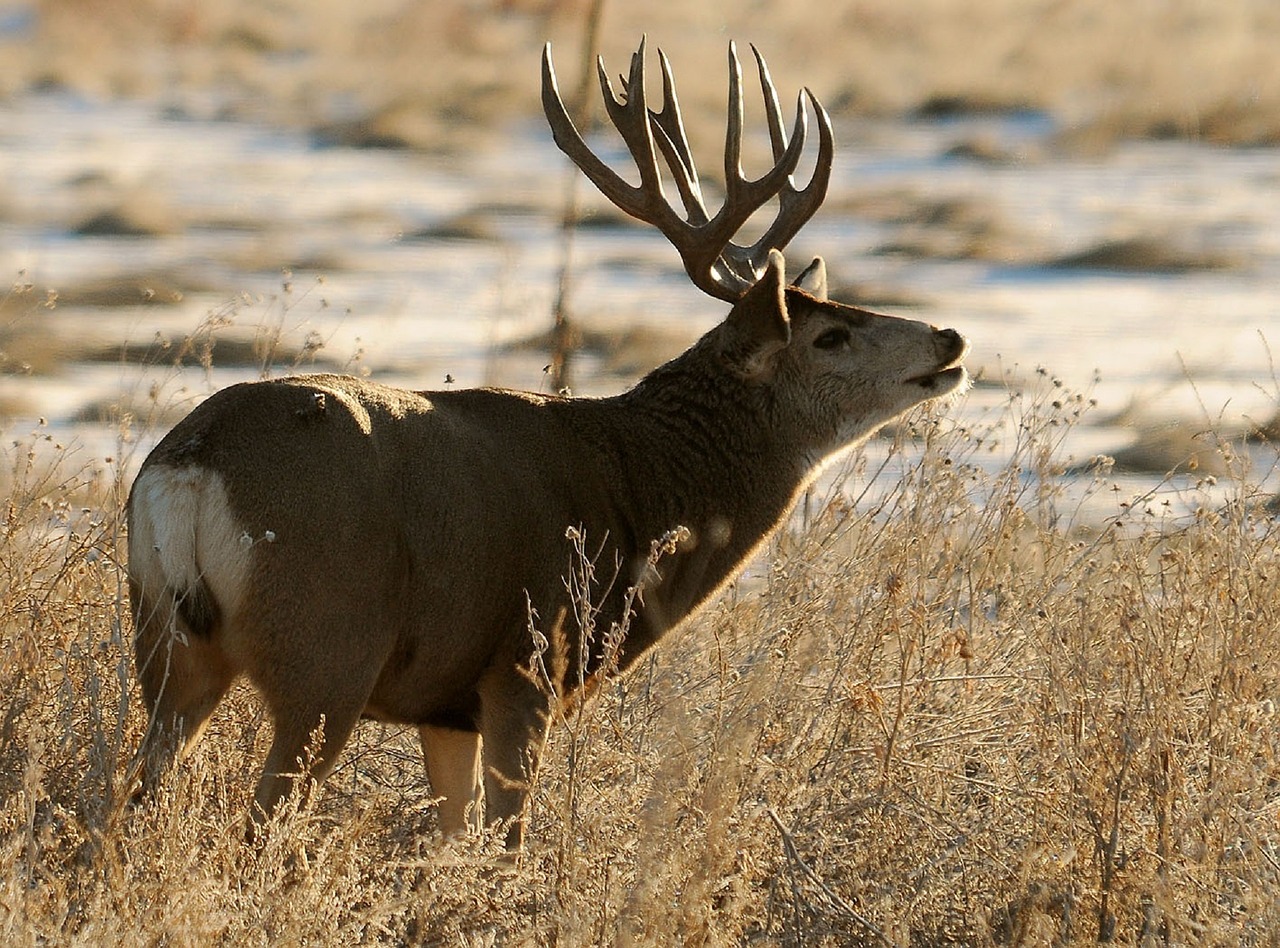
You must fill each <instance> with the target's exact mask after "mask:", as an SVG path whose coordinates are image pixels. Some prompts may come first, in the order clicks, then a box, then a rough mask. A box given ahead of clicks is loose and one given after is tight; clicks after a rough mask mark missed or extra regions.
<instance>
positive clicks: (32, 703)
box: [0, 377, 1280, 946]
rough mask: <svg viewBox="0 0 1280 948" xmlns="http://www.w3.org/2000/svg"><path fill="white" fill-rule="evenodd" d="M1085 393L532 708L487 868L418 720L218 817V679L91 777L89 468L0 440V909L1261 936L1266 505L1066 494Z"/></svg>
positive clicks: (554, 938) (105, 641) (69, 914)
mask: <svg viewBox="0 0 1280 948" xmlns="http://www.w3.org/2000/svg"><path fill="white" fill-rule="evenodd" d="M1086 404H1087V403H1086V399H1085V396H1084V395H1080V394H1073V393H1070V392H1067V391H1066V390H1065V388H1064V387H1062V386H1061V385H1060V384H1055V383H1054V381H1053V380H1050V379H1048V378H1047V377H1034V378H1033V385H1032V387H1031V388H1030V389H1029V390H1027V391H1025V392H1011V393H1010V397H1009V402H1008V412H1007V416H1006V417H1003V418H1000V419H998V420H997V421H995V422H993V423H992V424H991V425H990V427H988V428H983V429H963V428H958V427H955V426H953V425H951V424H949V423H947V422H946V421H942V420H939V419H938V418H934V417H929V416H920V417H918V418H916V419H915V420H914V421H913V422H912V424H910V425H904V426H903V427H902V428H901V430H900V432H899V435H898V437H899V440H898V441H897V442H895V443H894V445H893V446H892V448H890V449H889V450H888V451H887V452H872V453H871V454H868V455H867V457H872V456H875V457H881V456H883V459H882V460H879V461H876V462H875V463H874V464H872V463H871V462H869V461H864V462H863V463H862V464H861V466H858V465H854V467H853V469H852V470H851V473H850V478H849V481H848V485H847V486H852V487H853V488H856V490H859V491H863V493H862V495H861V496H860V497H859V496H854V495H852V494H851V493H850V491H849V490H843V491H832V492H831V494H830V496H829V497H828V498H827V499H826V500H825V501H823V500H822V499H821V498H815V499H814V501H813V502H812V503H811V504H810V505H809V508H808V509H809V510H810V511H811V513H810V516H809V518H808V523H807V524H804V525H800V526H797V527H795V528H794V529H789V530H788V531H787V532H786V533H785V534H784V535H783V536H782V537H780V538H779V540H778V542H777V543H776V544H775V545H774V547H773V548H772V549H771V551H770V553H769V555H768V556H767V557H766V558H765V559H764V560H763V561H762V563H761V564H759V565H758V566H757V567H756V568H754V569H753V571H752V572H751V573H750V574H749V575H748V577H747V578H745V579H743V580H742V581H740V582H739V583H737V584H736V585H735V586H734V587H733V588H732V589H731V591H730V592H729V593H728V594H727V595H726V596H725V597H724V598H723V600H722V601H721V602H720V603H719V604H717V605H715V606H714V607H712V608H710V609H709V610H707V611H706V612H705V613H704V614H703V615H702V616H700V617H699V618H698V619H697V620H696V621H695V622H694V623H693V624H692V625H691V626H690V627H689V628H688V629H687V630H685V631H683V632H681V633H679V634H677V635H675V636H673V637H672V638H671V640H670V641H669V642H667V643H666V644H665V645H663V646H662V647H660V648H659V650H658V651H657V652H656V653H655V654H654V655H653V656H652V658H650V659H648V660H646V661H645V662H643V663H642V665H641V667H640V668H639V669H638V670H637V671H636V672H635V673H634V674H632V675H631V676H630V677H628V678H627V679H625V680H624V681H621V682H618V683H616V684H613V685H611V686H609V687H607V688H605V689H603V690H602V692H601V693H600V694H599V695H598V696H597V698H595V699H594V700H593V701H592V702H590V703H589V704H588V705H587V706H585V707H584V708H583V709H582V710H581V712H580V713H576V714H574V715H571V716H570V717H569V719H568V720H566V721H564V722H561V723H560V724H559V725H558V726H557V727H556V728H555V730H554V732H553V735H552V738H551V742H550V745H549V747H548V751H547V757H546V763H545V766H544V768H543V771H542V773H541V776H540V778H539V781H538V783H537V785H536V788H535V792H534V794H533V803H532V812H531V820H530V828H531V832H530V838H531V844H530V847H529V850H528V852H527V853H526V854H525V856H524V859H523V861H522V862H521V863H520V864H519V865H516V866H511V865H507V864H504V863H503V862H502V861H501V860H500V859H498V858H497V856H498V844H497V842H496V841H495V840H492V839H486V840H482V841H477V842H474V843H472V844H469V845H453V846H450V847H447V848H441V847H440V845H439V844H438V842H437V841H436V840H434V839H433V831H434V817H433V812H432V806H431V794H430V790H429V788H428V787H427V786H426V785H425V781H424V779H423V777H422V766H421V762H420V758H419V756H418V751H417V748H416V742H415V741H413V740H412V739H411V735H409V734H407V733H405V731H404V730H402V729H396V728H390V727H385V726H381V725H375V724H369V723H367V724H365V725H362V727H361V728H360V729H359V730H358V734H357V737H356V739H355V740H354V741H353V743H352V745H351V746H350V747H349V748H348V749H347V751H346V752H345V754H344V757H343V760H342V763H341V765H340V767H339V769H338V771H337V772H336V773H335V774H334V775H333V777H332V778H331V779H330V780H329V782H328V783H327V784H326V785H325V788H324V790H323V791H322V792H321V793H320V794H319V795H318V797H317V799H316V800H315V801H314V803H313V805H312V806H311V807H310V808H308V809H306V810H303V811H302V812H296V811H289V812H286V814H285V815H284V816H283V817H281V819H280V821H279V822H278V824H277V825H275V827H274V828H273V831H272V832H271V833H270V834H268V836H267V837H266V839H265V840H263V841H260V842H258V843H256V844H247V843H245V842H244V839H243V826H244V817H245V812H246V808H247V806H248V802H249V797H250V792H251V789H252V786H253V784H254V782H255V780H256V777H257V770H258V768H259V767H260V765H261V761H262V759H263V756H264V754H265V745H266V741H267V738H268V733H267V732H268V730H269V726H267V725H266V724H265V719H264V717H263V714H262V712H261V709H260V708H259V706H258V705H257V703H256V699H255V698H254V696H253V695H252V693H251V692H249V691H248V690H247V689H241V690H237V691H235V692H233V694H232V695H231V696H230V698H229V699H228V700H227V701H226V702H224V704H223V706H222V707H221V708H220V709H219V711H218V712H217V714H216V715H215V718H214V721H213V723H212V726H211V729H210V732H209V734H208V735H207V736H206V738H205V740H204V741H203V742H202V744H201V745H200V746H199V748H198V750H197V751H196V753H195V754H194V755H193V757H192V758H191V759H190V761H189V762H188V763H187V764H186V765H184V766H183V767H181V768H180V769H178V770H177V771H176V772H175V774H174V775H173V776H172V778H171V779H170V780H169V781H168V782H167V783H166V784H165V785H164V787H163V788H162V791H161V793H160V795H159V798H158V799H157V800H156V801H155V803H154V804H153V805H151V806H149V807H146V808H142V809H133V808H130V807H127V806H125V805H124V790H125V787H126V783H127V776H128V773H129V768H130V763H131V755H132V753H133V751H134V749H135V748H136V747H137V745H138V742H139V739H140V736H141V733H142V729H143V727H144V723H145V722H144V720H143V717H142V714H141V711H140V707H139V703H138V701H137V700H136V696H135V694H134V692H135V687H134V685H133V680H132V675H131V667H130V658H129V648H128V642H129V638H130V634H131V628H130V621H129V619H128V617H127V609H126V606H125V603H124V601H123V596H122V576H123V573H122V570H123V566H122V564H121V563H120V562H119V561H118V560H117V553H118V551H120V550H122V549H123V544H122V543H121V539H122V538H121V535H120V534H121V530H122V526H121V516H120V510H121V505H122V501H123V499H124V490H125V486H126V485H125V484H123V483H122V482H121V481H122V479H121V478H118V477H116V472H117V471H118V470H119V469H120V468H121V467H122V466H123V465H122V464H121V461H120V459H118V458H113V459H112V462H111V463H109V464H108V463H105V462H97V463H96V466H95V465H85V464H83V463H82V462H81V461H79V460H78V459H77V456H76V454H75V452H74V451H71V450H70V449H62V450H57V449H56V446H54V445H52V444H50V443H48V442H47V441H44V440H42V439H44V438H46V437H47V435H45V434H44V433H43V432H38V433H37V434H36V435H34V436H31V437H18V438H17V440H16V441H15V442H6V445H7V446H6V447H5V449H4V465H5V467H4V480H3V486H2V488H0V490H2V492H3V497H4V506H3V519H2V521H0V534H2V540H0V575H2V576H3V578H2V579H0V662H2V663H3V665H2V668H3V672H2V674H3V678H2V679H0V942H3V943H4V944H6V945H36V944H83V945H89V944H92V945H98V944H107V943H112V944H121V945H133V944H137V945H142V944H146V945H154V944H166V945H207V944H213V943H220V944H236V945H239V944H247V945H254V944H261V945H266V944H273V945H274V944H326V945H329V944H332V945H338V944H342V945H346V944H440V945H477V946H478V945H550V944H556V945H579V944H582V945H586V944H624V945H643V944H662V945H669V944H690V945H731V944H732V945H736V944H743V943H751V944H764V945H795V946H800V945H804V946H810V945H859V944H868V945H876V944H908V943H910V944H918V945H941V944H990V943H1011V944H1028V945H1031V944H1063V945H1067V944H1079V943H1086V942H1093V941H1095V940H1106V939H1112V938H1114V939H1116V940H1121V941H1124V942H1126V943H1141V944H1149V945H1157V944H1202V945H1241V944H1247V945H1264V944H1274V943H1275V939H1276V933H1277V932H1280V903H1278V902H1277V899H1276V897H1275V893H1276V892H1277V891H1280V846H1278V845H1277V842H1278V839H1280V756H1278V755H1280V719H1278V718H1277V714H1276V710H1275V705H1276V701H1277V698H1278V697H1280V591H1278V590H1280V583H1278V582H1277V580H1278V579H1280V524H1278V523H1277V521H1276V519H1275V518H1274V517H1272V518H1271V519H1268V518H1267V515H1266V514H1265V513H1264V512H1263V511H1261V510H1260V509H1259V508H1257V507H1256V506H1255V503H1254V500H1255V498H1253V497H1251V496H1250V495H1249V489H1248V487H1247V486H1246V485H1247V479H1246V478H1245V477H1243V476H1241V477H1239V478H1238V479H1237V481H1236V482H1235V486H1234V488H1232V490H1231V491H1230V492H1229V493H1230V496H1228V497H1227V499H1226V500H1225V502H1224V501H1223V500H1222V499H1221V497H1220V495H1219V494H1217V493H1215V494H1214V495H1213V497H1214V499H1212V500H1211V499H1210V495H1209V494H1208V493H1207V492H1204V493H1202V492H1201V491H1202V488H1198V487H1197V486H1196V485H1194V484H1189V485H1187V487H1186V491H1187V494H1186V496H1184V497H1183V498H1182V499H1183V500H1186V501H1188V502H1192V503H1194V502H1196V501H1197V500H1200V501H1202V506H1201V508H1200V509H1199V510H1198V512H1196V513H1195V515H1194V516H1191V517H1187V518H1184V519H1181V520H1178V519H1175V518H1174V517H1173V516H1172V514H1169V513H1167V512H1165V508H1163V507H1162V505H1161V504H1160V503H1159V501H1158V499H1155V498H1152V499H1150V500H1148V501H1141V500H1139V501H1138V502H1133V501H1132V499H1129V500H1124V501H1123V502H1122V501H1121V500H1117V501H1116V505H1115V516H1114V518H1113V519H1111V520H1110V521H1108V522H1105V523H1101V524H1093V525H1089V524H1084V523H1081V522H1079V518H1078V517H1077V516H1076V513H1075V511H1076V507H1075V504H1076V503H1077V501H1076V500H1072V499H1070V498H1069V497H1068V496H1067V495H1065V494H1063V493H1061V492H1060V491H1059V490H1058V489H1057V487H1056V486H1055V485H1057V484H1059V483H1060V482H1059V481H1058V480H1057V478H1056V476H1055V475H1056V472H1057V470H1058V465H1057V462H1056V449H1057V445H1058V444H1059V443H1060V439H1061V437H1062V432H1063V431H1064V430H1065V429H1066V428H1067V427H1068V426H1069V425H1071V424H1073V423H1074V422H1075V421H1076V418H1077V417H1078V415H1079V414H1080V412H1081V411H1083V410H1085V408H1086ZM997 440H1004V441H1005V442H1006V443H1004V444H1002V445H1000V446H999V448H998V450H999V451H1001V452H1008V453H1009V454H1010V455H1011V457H1012V460H1011V462H1010V463H1008V464H1006V465H998V466H994V467H993V466H992V465H991V462H990V460H989V458H990V457H991V454H990V452H991V451H992V448H993V442H994V441H997ZM131 443H132V440H131V438H129V437H126V438H123V439H122V453H127V451H128V450H129V445H130V444H131ZM1235 463H1239V462H1238V461H1237V462H1235ZM1109 486H1110V485H1109V483H1108V482H1107V481H1106V479H1105V478H1104V477H1099V478H1098V479H1097V480H1095V481H1093V482H1091V484H1090V485H1089V487H1088V488H1087V490H1088V491H1089V492H1098V493H1102V494H1105V493H1106V492H1107V491H1108V490H1109ZM1220 488H1221V485H1219V489H1220Z"/></svg>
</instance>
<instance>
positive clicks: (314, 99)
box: [0, 0, 1280, 150]
mask: <svg viewBox="0 0 1280 948" xmlns="http://www.w3.org/2000/svg"><path fill="white" fill-rule="evenodd" d="M35 6H36V9H37V13H36V16H35V17H33V18H32V26H31V28H30V30H29V32H27V33H23V32H22V31H15V32H14V33H13V34H12V39H10V40H9V41H8V42H7V43H6V44H5V45H4V47H3V52H4V54H5V63H6V69H5V72H4V76H3V78H2V79H0V93H12V92H15V91H18V90H19V89H22V88H29V87H30V86H32V85H35V84H43V85H45V86H55V87H56V86H65V87H69V88H72V89H76V90H79V91H83V92H88V93H90V94H94V95H126V96H133V97H142V98H148V97H150V98H163V99H164V100H165V101H166V102H167V103H169V104H171V105H172V106H174V107H176V108H178V109H191V110H195V111H200V112H202V113H207V112H209V111H210V110H211V109H212V110H214V111H215V112H217V113H220V114H233V115H238V116H241V117H257V118H265V119H267V120H269V121H271V122H274V123H280V124H286V123H291V124H300V125H304V126H307V127H311V128H315V129H317V130H319V131H320V132H321V133H322V135H323V137H324V138H325V139H326V140H329V141H340V142H343V143H347V144H358V145H365V146H403V145H408V146H413V147H420V148H426V149H433V150H458V149H467V148H470V147H471V145H470V142H473V141H474V138H475V136H476V135H477V134H479V135H483V134H484V133H485V129H486V127H491V126H492V125H493V124H494V123H496V122H501V121H503V120H505V119H507V118H510V117H511V116H514V115H525V114H529V113H531V112H532V111H533V110H534V109H535V108H536V105H535V103H534V99H533V97H532V96H531V95H529V94H528V85H527V77H528V76H530V75H534V74H535V70H536V61H537V53H538V50H539V48H540V47H541V44H542V42H543V41H544V40H545V39H548V38H550V39H552V40H554V41H556V42H557V43H558V44H559V43H564V44H570V45H569V46H568V48H571V49H576V48H577V45H576V44H577V43H578V42H579V41H580V39H581V32H582V29H583V25H582V24H583V21H584V18H585V16H586V9H587V6H588V3H587V0H537V2H514V3H513V2H504V3H487V4H477V3H473V2H463V0H439V2H433V3H429V4H421V3H406V2H397V0H380V2H374V3H361V4H352V3H344V2H340V0H321V2H315V0H306V2H304V0H280V2H275V3H272V4H271V5H270V6H264V5H262V4H260V3H254V2H245V0H239V2H229V3H218V4H208V3H198V2H195V0H178V2H173V0H107V2H97V3H92V4H86V3H83V2H79V0H38V2H37V3H36V4H35ZM642 32H647V33H648V34H649V36H650V39H651V40H652V41H653V42H654V43H655V44H657V45H661V46H663V47H665V48H666V49H667V50H668V52H669V53H671V54H672V58H673V59H675V60H685V61H697V60H698V59H700V58H702V57H703V56H704V55H705V52H706V50H707V49H708V48H719V47H721V46H722V42H723V39H722V37H723V36H724V35H725V34H727V35H728V36H729V37H731V38H737V39H738V40H740V41H744V42H745V41H756V42H764V43H765V51H766V52H767V53H768V55H769V58H770V62H771V63H772V64H773V67H774V69H775V70H776V71H777V73H778V74H779V75H791V74H796V73H797V72H799V73H801V74H803V75H804V77H805V78H806V80H807V81H808V82H810V83H812V84H813V86H814V87H815V88H817V89H821V90H822V92H823V100H824V102H826V103H827V105H828V106H829V107H833V108H834V109H835V110H836V111H838V112H853V111H860V112H876V113H897V114H919V115H934V116H936V115H939V114H948V115H950V114H956V113H958V112H960V113H964V112H992V111H1002V110H1008V109H1010V108H1025V107H1033V108H1040V109H1046V110H1048V111H1050V112H1051V113H1053V114H1054V115H1055V116H1057V117H1058V118H1059V119H1060V120H1061V121H1062V124H1063V126H1064V127H1065V128H1067V129H1072V130H1074V131H1073V132H1072V134H1071V135H1070V136H1068V137H1067V138H1064V139H1063V143H1064V144H1071V143H1074V144H1076V145H1079V146H1085V147H1093V146H1095V145H1097V144H1098V143H1101V142H1106V141H1110V140H1113V139H1114V138H1115V137H1116V136H1126V135H1127V136H1158V137H1169V136H1179V137H1191V138H1201V139H1205V140H1208V141H1213V142H1218V143H1245V144H1262V143H1268V142H1272V143H1273V142H1275V141H1276V140H1277V138H1278V137H1280V94H1278V93H1277V90H1280V73H1278V70H1280V65H1278V64H1277V60H1276V57H1275V55H1274V49H1275V42H1276V37H1277V35H1280V10H1278V9H1277V8H1276V7H1275V6H1274V5H1272V4H1267V3H1245V2H1235V3H1221V2H1217V0H1188V2H1183V3H1177V4H1160V5H1155V6H1153V5H1150V4H1117V3H1105V2H1100V0H1082V2H1073V3H1058V4H1048V5H1046V4H1036V3H1023V2H1018V0H988V2H984V3H981V4H973V3H967V2H963V0H923V2H918V3H912V4H901V3H898V2H896V0H834V2H831V3H828V4H826V5H824V7H823V9H822V14H821V23H820V24H816V23H815V20H814V13H813V10H812V9H811V8H810V7H809V6H808V5H806V4H801V3H773V4H755V5H752V6H751V7H750V8H749V10H748V9H746V8H744V7H743V6H742V5H741V4H739V3H731V2H727V0H718V2H711V3H698V4H691V3H675V2H671V0H660V2H654V3H645V4H632V5H626V4H610V5H609V6H608V8H607V10H606V12H605V15H604V22H603V29H602V37H603V43H602V45H603V47H604V48H603V50H602V51H603V52H604V53H605V55H606V57H607V58H608V59H609V60H610V61H611V62H617V61H622V60H621V58H620V57H621V56H622V55H623V54H625V53H626V52H629V51H630V49H631V48H632V45H633V44H634V42H635V37H636V36H637V35H639V34H640V33H642ZM566 79H567V80H572V77H566ZM685 83H686V92H685V97H686V105H687V106H688V108H689V110H690V112H691V114H693V115H695V116H696V114H697V112H698V111H699V110H715V111H716V112H719V111H720V110H721V109H722V103H723V92H722V89H723V73H722V72H720V71H719V70H714V69H707V70H704V75H703V76H702V77H701V78H700V79H697V80H696V81H695V80H694V77H692V76H691V77H688V78H687V79H686V80H685ZM193 93H196V94H193ZM690 124H691V126H692V127H694V128H701V127H703V125H704V123H703V122H701V121H699V120H697V119H696V118H695V120H694V121H692V122H691V123H690ZM695 134H696V133H695ZM695 144H697V143H695Z"/></svg>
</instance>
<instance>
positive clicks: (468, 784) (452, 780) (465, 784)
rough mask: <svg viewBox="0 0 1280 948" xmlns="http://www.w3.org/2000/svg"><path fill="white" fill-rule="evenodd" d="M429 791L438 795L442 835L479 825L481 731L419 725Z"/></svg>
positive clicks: (464, 832) (459, 833)
mask: <svg viewBox="0 0 1280 948" xmlns="http://www.w3.org/2000/svg"><path fill="white" fill-rule="evenodd" d="M418 735H419V737H421V738H422V755H423V757H424V758H425V759H426V763H427V778H428V779H429V780H430V781H431V792H432V793H434V794H436V795H437V796H438V797H440V798H441V799H440V803H439V804H438V812H439V820H440V832H441V834H442V835H443V836H444V838H445V839H448V838H450V837H452V836H466V835H468V834H470V833H476V832H478V831H479V829H480V814H481V807H482V806H483V803H482V802H481V801H482V796H481V795H482V793H483V791H484V785H483V782H482V777H481V770H480V735H479V734H477V733H476V732H474V731H459V730H455V729H454V728H448V727H433V726H432V725H430V724H424V725H422V726H421V727H419V728H418Z"/></svg>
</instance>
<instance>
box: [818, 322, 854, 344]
mask: <svg viewBox="0 0 1280 948" xmlns="http://www.w3.org/2000/svg"><path fill="white" fill-rule="evenodd" d="M848 341H849V330H847V329H845V328H844V327H843V326H837V327H836V328H835V329H828V330H827V331H826V332H824V333H823V334H822V335H820V336H819V337H818V338H817V339H815V340H813V344H814V346H815V347H817V348H818V349H836V348H839V347H840V346H843V345H844V344H845V343H847V342H848Z"/></svg>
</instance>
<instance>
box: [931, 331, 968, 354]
mask: <svg viewBox="0 0 1280 948" xmlns="http://www.w3.org/2000/svg"><path fill="white" fill-rule="evenodd" d="M934 332H935V333H936V334H937V335H936V336H935V337H934V338H935V339H936V340H937V342H938V348H939V349H940V350H941V351H942V352H944V353H947V354H949V355H950V356H951V357H952V358H956V357H957V356H958V355H959V354H960V353H962V352H964V350H965V348H966V347H967V346H968V345H969V343H968V342H966V341H965V338H964V336H962V335H960V333H958V332H956V331H955V330H954V329H935V330H934Z"/></svg>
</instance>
